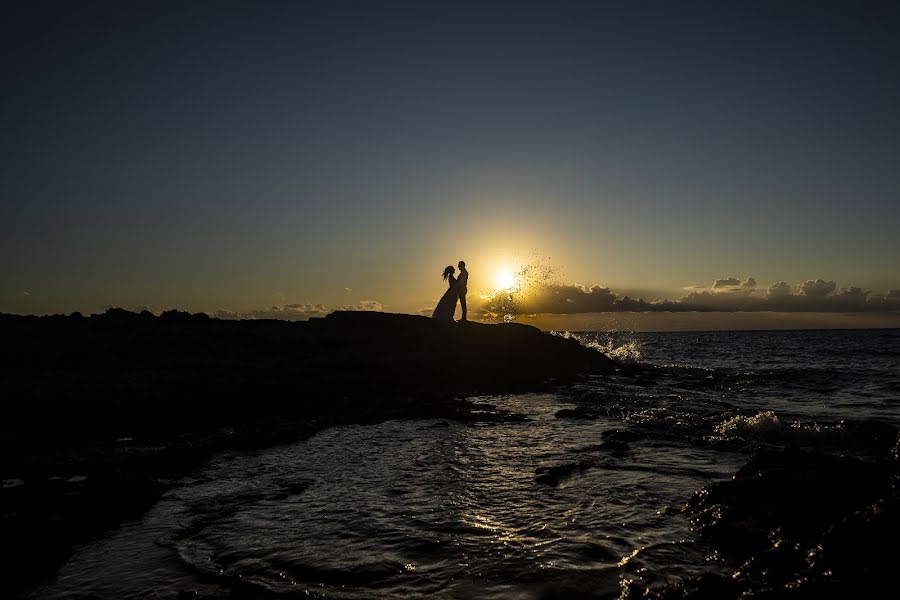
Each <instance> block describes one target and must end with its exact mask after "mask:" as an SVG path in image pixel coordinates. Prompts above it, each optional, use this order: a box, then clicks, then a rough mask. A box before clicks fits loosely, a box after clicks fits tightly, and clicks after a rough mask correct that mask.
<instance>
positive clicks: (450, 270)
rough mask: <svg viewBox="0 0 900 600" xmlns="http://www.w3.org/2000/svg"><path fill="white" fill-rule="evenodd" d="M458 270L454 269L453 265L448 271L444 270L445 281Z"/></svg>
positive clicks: (448, 267)
mask: <svg viewBox="0 0 900 600" xmlns="http://www.w3.org/2000/svg"><path fill="white" fill-rule="evenodd" d="M455 270H456V269H454V268H453V266H452V265H448V266H447V268H446V269H444V279H447V278H448V277H450V276H451V275H453V271H455Z"/></svg>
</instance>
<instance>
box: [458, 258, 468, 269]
mask: <svg viewBox="0 0 900 600" xmlns="http://www.w3.org/2000/svg"><path fill="white" fill-rule="evenodd" d="M459 268H460V270H462V269H465V268H466V261H464V260H461V261H459Z"/></svg>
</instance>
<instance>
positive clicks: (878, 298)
mask: <svg viewBox="0 0 900 600" xmlns="http://www.w3.org/2000/svg"><path fill="white" fill-rule="evenodd" d="M480 309H481V310H482V312H483V313H484V314H486V315H489V316H497V315H503V314H540V313H549V314H558V315H566V314H584V313H599V312H737V311H746V312H759V311H771V312H888V311H898V310H900V290H890V291H889V292H888V293H887V294H875V293H872V292H870V291H868V290H863V289H862V288H858V287H842V288H838V287H837V285H836V284H835V282H834V281H824V280H822V279H815V280H809V281H805V282H803V283H801V284H799V285H796V286H792V285H790V284H789V283H787V282H784V281H779V282H777V283H774V284H772V285H770V286H769V287H768V288H767V289H760V288H759V287H758V285H757V282H756V280H755V279H753V278H752V277H749V278H747V279H746V280H743V281H742V280H740V279H738V278H736V277H729V278H725V279H718V280H716V281H715V282H714V283H713V284H712V286H711V287H710V288H708V289H703V290H695V291H692V292H690V293H689V294H687V295H686V296H684V297H683V298H681V299H680V300H658V301H652V302H650V301H647V300H642V299H639V298H630V297H628V296H620V295H618V294H616V293H615V292H613V291H612V290H610V289H609V288H606V287H601V286H593V287H584V286H581V285H578V284H556V283H548V284H542V285H540V286H537V287H535V288H532V289H529V290H526V291H525V292H523V293H519V294H517V293H498V294H495V295H494V296H492V297H490V298H488V299H486V300H485V301H484V302H483V303H482V304H481V306H480Z"/></svg>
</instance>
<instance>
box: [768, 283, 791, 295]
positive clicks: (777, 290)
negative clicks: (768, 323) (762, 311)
mask: <svg viewBox="0 0 900 600" xmlns="http://www.w3.org/2000/svg"><path fill="white" fill-rule="evenodd" d="M766 294H767V295H768V297H769V298H783V297H784V296H790V294H791V284H789V283H788V282H787V281H777V282H775V283H773V284H772V285H770V286H769V289H768V290H766Z"/></svg>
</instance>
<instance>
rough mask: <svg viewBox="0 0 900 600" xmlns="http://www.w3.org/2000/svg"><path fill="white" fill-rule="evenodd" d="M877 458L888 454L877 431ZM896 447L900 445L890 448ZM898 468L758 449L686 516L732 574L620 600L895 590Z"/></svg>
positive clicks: (634, 592)
mask: <svg viewBox="0 0 900 600" xmlns="http://www.w3.org/2000/svg"><path fill="white" fill-rule="evenodd" d="M874 429H875V430H874V433H873V437H872V439H873V441H874V443H873V448H876V449H884V448H887V447H890V446H892V445H893V444H892V443H890V441H889V440H890V439H893V440H896V439H897V431H896V429H894V430H893V431H892V432H890V434H888V432H886V431H885V428H882V427H876V428H874ZM894 443H896V442H894ZM898 481H900V462H898V460H897V459H896V457H895V456H894V455H893V451H892V450H889V451H887V452H884V453H883V454H882V455H881V456H875V457H866V458H855V457H851V456H836V455H831V454H826V453H823V452H818V451H808V450H799V449H796V448H791V447H789V448H785V449H780V450H774V449H761V450H758V451H757V452H756V453H755V454H754V456H753V457H752V458H751V459H750V460H749V461H748V462H747V463H746V464H745V465H744V466H743V467H742V468H741V469H740V470H738V472H737V473H736V474H735V475H734V478H733V479H732V480H730V481H721V482H717V483H714V484H712V485H710V486H707V487H705V488H703V489H701V490H699V491H698V492H697V493H695V494H694V496H693V497H692V498H691V499H690V501H689V502H688V503H687V505H686V506H685V507H684V513H685V514H686V515H687V516H688V517H689V518H690V519H691V521H692V522H693V523H694V525H695V526H696V527H697V530H698V531H699V533H700V535H701V536H702V538H703V539H704V540H705V541H706V542H708V543H709V544H710V545H711V547H712V548H713V549H715V551H717V552H719V553H720V554H721V556H722V557H723V558H725V559H727V560H728V561H729V562H730V563H731V564H735V565H738V566H737V568H736V569H734V571H733V573H732V574H731V576H722V575H717V574H705V575H702V576H696V577H689V578H686V579H683V580H681V581H677V582H674V583H670V584H669V585H668V586H666V587H663V588H661V589H652V590H650V589H645V588H643V587H642V586H641V585H639V584H638V583H636V582H633V581H632V582H624V583H623V591H622V596H621V598H622V599H623V600H625V599H636V598H646V599H651V598H652V599H675V598H710V599H712V598H719V599H725V598H790V599H807V598H810V599H811V598H846V597H876V596H874V595H872V594H877V593H880V592H881V591H882V590H887V589H890V588H891V587H892V586H893V585H894V581H895V575H894V572H893V569H894V568H895V566H896V564H897V558H898V552H897V546H896V540H897V537H898V535H900V510H898V498H900V496H898V488H897V484H898Z"/></svg>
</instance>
